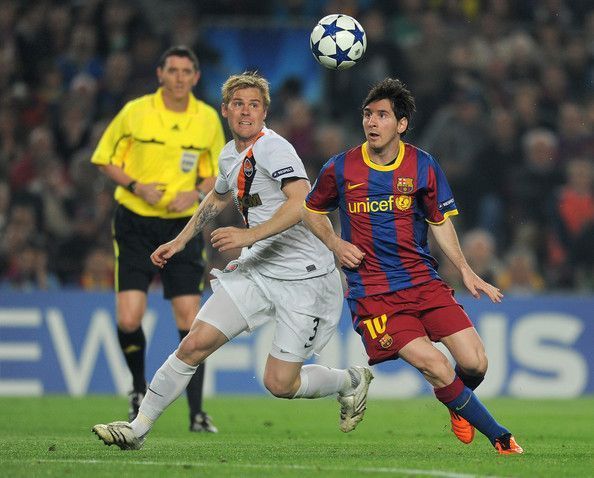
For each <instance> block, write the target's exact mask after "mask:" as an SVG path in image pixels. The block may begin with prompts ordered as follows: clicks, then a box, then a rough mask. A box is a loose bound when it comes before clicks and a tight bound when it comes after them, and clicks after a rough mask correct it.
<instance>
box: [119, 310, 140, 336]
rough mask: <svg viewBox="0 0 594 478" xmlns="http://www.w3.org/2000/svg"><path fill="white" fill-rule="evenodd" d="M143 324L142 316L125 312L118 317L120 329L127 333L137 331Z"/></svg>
mask: <svg viewBox="0 0 594 478" xmlns="http://www.w3.org/2000/svg"><path fill="white" fill-rule="evenodd" d="M141 324H142V318H137V317H134V316H132V315H128V314H123V315H121V316H119V317H118V329H120V330H121V331H122V332H124V333H126V334H130V333H132V332H135V331H137V330H138V328H139V327H140V325H141Z"/></svg>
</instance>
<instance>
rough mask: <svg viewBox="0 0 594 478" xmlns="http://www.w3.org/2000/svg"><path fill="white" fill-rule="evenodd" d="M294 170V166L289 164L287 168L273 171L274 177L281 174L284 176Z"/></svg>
mask: <svg viewBox="0 0 594 478" xmlns="http://www.w3.org/2000/svg"><path fill="white" fill-rule="evenodd" d="M293 171H295V170H294V169H293V166H287V167H286V168H282V169H278V170H276V171H275V172H274V173H272V177H273V178H278V177H279V176H283V175H285V174H288V173H292V172H293Z"/></svg>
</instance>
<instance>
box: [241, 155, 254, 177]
mask: <svg viewBox="0 0 594 478" xmlns="http://www.w3.org/2000/svg"><path fill="white" fill-rule="evenodd" d="M243 174H245V177H246V178H251V177H252V174H254V165H253V164H252V161H251V158H245V159H244V160H243Z"/></svg>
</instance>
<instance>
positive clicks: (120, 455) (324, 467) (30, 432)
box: [0, 396, 594, 478]
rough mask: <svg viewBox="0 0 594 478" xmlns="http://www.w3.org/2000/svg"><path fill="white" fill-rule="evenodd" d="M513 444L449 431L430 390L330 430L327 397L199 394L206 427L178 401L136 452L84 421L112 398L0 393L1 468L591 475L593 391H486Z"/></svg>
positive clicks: (72, 473) (118, 405)
mask: <svg viewBox="0 0 594 478" xmlns="http://www.w3.org/2000/svg"><path fill="white" fill-rule="evenodd" d="M486 404H487V406H488V407H489V408H490V410H491V411H492V412H493V414H494V415H495V416H496V417H497V418H498V419H499V420H500V421H501V422H502V423H503V424H505V425H507V426H508V427H509V428H511V429H512V430H513V432H514V434H515V436H516V438H517V439H518V442H519V443H520V444H521V445H522V446H523V447H524V449H525V451H526V453H525V454H524V455H522V456H517V455H514V456H500V455H498V454H497V453H496V452H495V451H494V449H493V448H492V447H491V445H490V444H489V443H488V442H487V440H486V438H484V437H483V436H482V435H480V434H477V436H476V437H475V441H474V442H473V443H472V444H470V445H464V444H462V443H460V442H458V441H457V440H456V439H455V437H454V436H453V434H452V433H451V432H450V430H449V416H448V414H447V412H446V410H445V409H444V408H443V406H442V405H441V404H439V403H438V402H437V401H436V400H434V399H432V398H418V399H411V400H379V399H370V401H369V403H368V409H367V413H366V416H365V419H364V420H363V422H362V423H361V424H360V425H359V427H358V428H357V429H356V430H355V431H354V432H351V433H349V434H344V433H342V432H340V431H339V429H338V426H337V425H338V403H337V402H336V401H334V400H331V399H322V400H295V401H288V400H279V399H275V398H272V397H246V396H225V397H217V398H212V399H209V400H207V401H206V408H207V410H208V412H209V413H210V414H211V415H212V416H213V418H214V421H215V423H216V425H217V426H218V427H219V429H220V432H219V433H218V434H214V435H213V434H197V433H190V432H189V431H188V429H187V427H188V423H187V417H186V414H187V408H186V404H185V400H178V401H177V402H176V403H174V404H173V405H172V406H171V407H170V409H169V410H167V411H166V412H165V414H164V415H163V416H162V417H161V419H160V420H159V422H158V423H157V425H156V427H155V428H154V430H153V432H152V433H151V435H150V436H149V438H148V440H147V442H146V443H145V446H144V448H143V449H142V450H140V451H125V452H124V451H121V450H120V449H118V448H116V447H115V446H112V447H106V446H105V445H103V443H102V442H100V441H99V440H98V439H97V437H96V436H95V435H94V434H92V433H91V427H92V426H93V425H94V424H95V423H105V422H108V421H113V420H116V419H123V418H124V416H125V413H123V412H125V411H126V407H127V404H126V400H125V398H122V397H110V396H90V397H84V398H70V397H64V396H46V397H43V398H0V475H1V476H6V477H21V476H22V477H37V476H55V477H78V476H85V477H93V478H97V477H104V476H105V477H111V478H114V477H115V478H124V477H128V476H134V477H153V476H159V477H161V476H162V477H178V476H182V477H197V476H199V477H258V478H260V477H275V478H276V477H299V478H304V477H307V478H312V477H320V478H321V477H324V478H326V477H340V478H345V477H383V476H386V477H388V476H398V477H401V476H411V477H423V476H428V477H446V478H468V477H472V476H475V477H547V478H548V477H556V478H557V477H586V476H594V459H593V453H594V399H592V398H591V397H588V398H580V399H576V400H518V399H509V398H502V399H493V400H486Z"/></svg>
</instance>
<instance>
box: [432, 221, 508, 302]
mask: <svg viewBox="0 0 594 478" xmlns="http://www.w3.org/2000/svg"><path fill="white" fill-rule="evenodd" d="M429 227H430V228H431V232H432V233H433V236H434V237H435V240H436V241H437V244H439V247H440V248H441V250H442V251H443V252H444V253H445V255H446V256H447V257H448V259H450V260H451V261H452V263H453V264H454V265H455V266H456V268H457V269H458V270H459V271H460V274H461V275H462V280H463V281H464V285H465V286H466V288H467V289H468V291H469V292H470V293H471V294H472V296H473V297H475V298H477V299H478V298H479V297H480V295H481V294H480V293H481V292H483V293H484V294H486V295H487V297H489V299H491V301H492V302H501V299H502V298H503V294H502V293H501V291H500V290H499V289H498V288H497V287H495V286H494V285H492V284H489V283H488V282H486V281H484V280H483V279H481V278H480V277H479V276H478V275H476V273H475V272H474V271H473V270H472V268H471V267H470V266H469V265H468V262H466V258H465V257H464V254H463V252H462V249H461V247H460V242H459V241H458V235H457V234H456V229H455V228H454V224H453V223H452V221H451V220H450V219H449V218H446V220H445V221H444V222H442V223H441V224H430V225H429Z"/></svg>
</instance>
